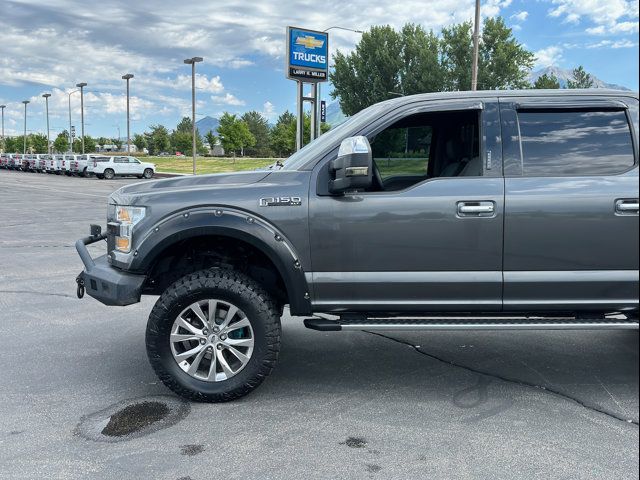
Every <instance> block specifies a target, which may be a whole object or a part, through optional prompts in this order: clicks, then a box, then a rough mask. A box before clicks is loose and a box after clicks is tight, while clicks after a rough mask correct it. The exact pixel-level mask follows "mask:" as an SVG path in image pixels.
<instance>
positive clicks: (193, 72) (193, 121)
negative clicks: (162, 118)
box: [184, 57, 203, 175]
mask: <svg viewBox="0 0 640 480" xmlns="http://www.w3.org/2000/svg"><path fill="white" fill-rule="evenodd" d="M202 60H203V58H202V57H193V58H187V59H186V60H185V61H184V63H186V64H187V65H191V127H192V133H191V134H192V140H193V143H192V147H191V153H192V155H193V174H194V175H195V174H196V63H197V62H201V61H202Z"/></svg>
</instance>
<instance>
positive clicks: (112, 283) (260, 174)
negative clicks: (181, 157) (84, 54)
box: [76, 90, 639, 402]
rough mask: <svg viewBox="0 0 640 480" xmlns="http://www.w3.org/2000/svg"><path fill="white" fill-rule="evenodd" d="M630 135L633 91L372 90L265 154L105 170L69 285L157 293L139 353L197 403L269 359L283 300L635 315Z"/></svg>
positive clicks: (535, 316)
mask: <svg viewBox="0 0 640 480" xmlns="http://www.w3.org/2000/svg"><path fill="white" fill-rule="evenodd" d="M638 140H639V136H638V94H637V93H631V92H619V91H607V90H588V91H568V90H556V91H534V90H527V91H509V92H457V93H443V94H424V95H415V96H408V97H402V98H397V99H393V100H389V101H385V102H382V103H379V104H376V105H373V106H371V107H369V108H367V109H365V110H363V111H361V112H360V113H358V114H357V115H354V116H353V117H351V118H349V119H348V120H347V121H346V122H344V123H343V124H342V125H340V126H338V127H336V128H334V129H332V130H330V131H329V132H328V133H325V134H324V135H322V136H321V137H320V138H319V139H317V140H315V141H313V142H312V143H310V144H309V145H307V146H306V147H305V148H303V149H301V150H300V151H298V152H297V153H295V154H294V155H292V156H291V157H290V158H289V159H288V160H286V161H285V162H284V163H283V164H280V163H278V164H276V165H274V166H272V167H271V168H269V169H266V170H264V171H252V172H245V173H232V174H220V175H206V176H198V177H181V178H171V179H165V180H159V181H154V182H145V183H138V184H133V185H128V186H125V187H122V188H120V189H119V190H117V191H116V192H114V193H113V194H112V195H111V197H110V198H109V202H108V203H109V204H108V215H107V228H106V233H102V229H101V227H100V226H98V225H92V227H91V235H90V236H88V237H86V238H84V239H81V240H78V242H77V243H76V247H77V250H78V253H79V254H80V257H81V259H82V261H83V263H84V266H85V269H84V271H83V272H82V273H81V274H80V275H79V276H78V278H77V282H78V294H79V296H82V295H83V293H84V291H85V289H86V292H87V293H88V294H89V295H91V296H92V297H94V298H96V299H97V300H99V301H101V302H102V303H104V304H106V305H129V304H132V303H135V302H138V301H139V300H140V297H141V295H159V296H160V298H159V299H158V300H157V302H156V304H155V306H154V308H153V310H152V311H151V314H150V317H149V321H148V325H147V333H146V346H147V352H148V357H149V359H150V362H151V364H152V366H153V368H154V369H155V371H156V373H157V374H158V376H159V377H160V379H161V380H162V381H163V382H164V383H165V384H166V385H167V386H168V387H169V388H171V389H172V390H173V391H175V392H177V393H178V394H180V395H183V396H185V397H187V398H190V399H194V400H201V401H212V402H218V401H226V400H232V399H235V398H238V397H240V396H242V395H245V394H247V393H248V392H250V391H251V390H253V389H254V388H255V387H256V386H258V385H259V384H260V383H261V382H262V381H263V379H264V378H265V377H266V376H267V375H268V374H269V373H270V372H271V370H272V369H273V367H274V365H275V363H276V360H277V357H278V352H279V349H280V335H281V327H280V317H281V316H282V314H283V309H284V307H285V305H288V306H289V309H290V312H291V314H292V315H295V316H307V317H308V318H306V319H305V320H304V322H305V325H306V326H307V327H309V328H311V329H315V330H322V331H338V330H349V329H365V328H366V329H404V330H442V329H469V330H474V329H574V328H575V329H579V328H588V329H598V328H621V329H623V328H626V329H637V328H638V296H639V295H638V289H639V278H638V271H639V268H638V250H639V249H638ZM102 239H106V241H107V252H106V255H104V256H102V257H100V258H97V259H92V258H91V256H90V255H89V253H88V250H87V248H86V245H88V244H90V243H94V242H97V241H99V240H102ZM322 314H329V316H322Z"/></svg>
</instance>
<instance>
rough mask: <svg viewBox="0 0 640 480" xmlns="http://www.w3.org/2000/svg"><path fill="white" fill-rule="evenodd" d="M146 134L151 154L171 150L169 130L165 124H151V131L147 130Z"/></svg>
mask: <svg viewBox="0 0 640 480" xmlns="http://www.w3.org/2000/svg"><path fill="white" fill-rule="evenodd" d="M144 135H145V138H146V143H147V148H148V149H149V154H150V155H158V154H159V153H162V152H168V151H169V150H171V141H170V139H169V131H168V130H167V128H166V127H165V126H164V125H151V131H150V132H145V134H144ZM173 153H175V152H173Z"/></svg>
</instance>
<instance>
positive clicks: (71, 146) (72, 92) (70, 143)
mask: <svg viewBox="0 0 640 480" xmlns="http://www.w3.org/2000/svg"><path fill="white" fill-rule="evenodd" d="M79 91H80V90H72V91H70V92H69V153H73V135H71V129H72V127H73V125H71V95H72V94H74V93H76V92H79Z"/></svg>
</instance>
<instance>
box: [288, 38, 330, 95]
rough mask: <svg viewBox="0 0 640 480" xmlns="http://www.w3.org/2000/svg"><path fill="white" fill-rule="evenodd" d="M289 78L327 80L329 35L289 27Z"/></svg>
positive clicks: (314, 80) (312, 80)
mask: <svg viewBox="0 0 640 480" xmlns="http://www.w3.org/2000/svg"><path fill="white" fill-rule="evenodd" d="M286 68H287V78H290V79H292V80H300V81H304V82H326V81H327V73H328V71H329V35H328V34H327V33H326V32H317V31H315V30H307V29H304V28H297V27H287V66H286Z"/></svg>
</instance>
